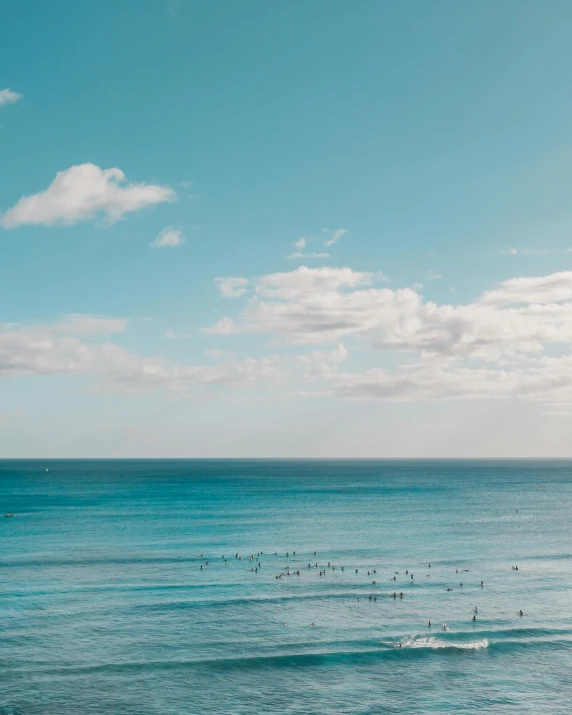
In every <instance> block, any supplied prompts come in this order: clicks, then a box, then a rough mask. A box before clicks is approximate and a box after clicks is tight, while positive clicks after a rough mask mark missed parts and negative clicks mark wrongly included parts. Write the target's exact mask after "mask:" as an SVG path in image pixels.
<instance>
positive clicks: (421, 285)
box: [411, 281, 423, 290]
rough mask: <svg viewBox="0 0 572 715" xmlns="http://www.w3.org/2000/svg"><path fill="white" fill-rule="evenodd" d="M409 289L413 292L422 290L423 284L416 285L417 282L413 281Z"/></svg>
mask: <svg viewBox="0 0 572 715" xmlns="http://www.w3.org/2000/svg"><path fill="white" fill-rule="evenodd" d="M411 288H412V289H413V290H423V283H418V282H417V281H415V283H413V285H412V286H411Z"/></svg>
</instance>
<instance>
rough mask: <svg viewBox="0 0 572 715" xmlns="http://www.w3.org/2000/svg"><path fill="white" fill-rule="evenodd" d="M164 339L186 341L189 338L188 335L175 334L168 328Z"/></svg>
mask: <svg viewBox="0 0 572 715" xmlns="http://www.w3.org/2000/svg"><path fill="white" fill-rule="evenodd" d="M165 337H166V338H167V339H168V340H186V339H188V338H190V337H191V336H190V335H189V334H188V333H176V332H175V331H174V330H172V329H171V328H169V329H168V330H167V332H166V333H165Z"/></svg>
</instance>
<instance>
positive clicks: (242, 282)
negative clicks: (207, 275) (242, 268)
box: [215, 277, 248, 298]
mask: <svg viewBox="0 0 572 715" xmlns="http://www.w3.org/2000/svg"><path fill="white" fill-rule="evenodd" d="M215 282H216V283H217V284H218V289H219V291H220V294H221V295H222V297H223V298H240V296H241V295H244V293H246V286H247V285H248V278H240V277H235V278H215Z"/></svg>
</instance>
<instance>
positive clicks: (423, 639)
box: [398, 636, 489, 650]
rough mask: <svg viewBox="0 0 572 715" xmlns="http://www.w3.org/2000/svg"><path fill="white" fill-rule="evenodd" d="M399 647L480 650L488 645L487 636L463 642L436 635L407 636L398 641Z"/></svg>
mask: <svg viewBox="0 0 572 715" xmlns="http://www.w3.org/2000/svg"><path fill="white" fill-rule="evenodd" d="M398 647H401V648H430V649H438V648H450V649H451V650H481V649H483V648H488V647H489V640H488V638H482V639H481V640H477V641H471V642H469V643H463V642H461V641H450V640H444V639H442V638H437V637H436V636H407V637H405V638H402V639H401V640H400V641H399V644H398Z"/></svg>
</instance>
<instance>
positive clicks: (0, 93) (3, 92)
mask: <svg viewBox="0 0 572 715" xmlns="http://www.w3.org/2000/svg"><path fill="white" fill-rule="evenodd" d="M23 96H24V95H23V94H19V93H18V92H14V91H13V90H11V89H0V107H3V106H4V105H5V104H16V102H19V101H20V100H21V99H22V97H23Z"/></svg>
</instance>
